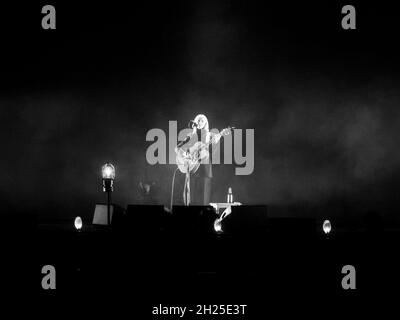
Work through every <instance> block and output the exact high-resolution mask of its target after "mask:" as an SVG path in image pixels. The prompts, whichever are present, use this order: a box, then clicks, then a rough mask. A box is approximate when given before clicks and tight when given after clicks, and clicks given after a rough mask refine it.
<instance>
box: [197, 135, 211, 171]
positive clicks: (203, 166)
mask: <svg viewBox="0 0 400 320" xmlns="http://www.w3.org/2000/svg"><path fill="white" fill-rule="evenodd" d="M196 131H197V141H202V142H203V143H206V140H205V139H206V135H205V132H204V130H200V129H197V130H196ZM202 133H203V134H202ZM211 137H212V133H211ZM211 137H210V139H211ZM211 146H212V145H211V144H210V146H209V147H208V152H209V153H210V158H209V161H208V162H209V163H201V164H200V167H199V169H197V171H196V172H195V173H194V174H193V177H195V178H212V176H213V175H212V165H211Z"/></svg>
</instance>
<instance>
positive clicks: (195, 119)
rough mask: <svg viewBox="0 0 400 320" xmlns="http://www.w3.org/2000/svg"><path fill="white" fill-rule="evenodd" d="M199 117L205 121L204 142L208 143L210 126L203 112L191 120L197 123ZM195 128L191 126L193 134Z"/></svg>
mask: <svg viewBox="0 0 400 320" xmlns="http://www.w3.org/2000/svg"><path fill="white" fill-rule="evenodd" d="M201 118H202V119H203V121H204V123H205V124H204V128H203V130H204V131H205V132H206V143H208V142H209V141H210V128H209V124H208V119H207V117H206V116H205V115H204V114H201V113H200V114H198V115H197V116H196V117H195V118H194V120H193V122H195V123H199V120H200V119H201ZM196 130H197V129H196V127H193V134H195V133H196Z"/></svg>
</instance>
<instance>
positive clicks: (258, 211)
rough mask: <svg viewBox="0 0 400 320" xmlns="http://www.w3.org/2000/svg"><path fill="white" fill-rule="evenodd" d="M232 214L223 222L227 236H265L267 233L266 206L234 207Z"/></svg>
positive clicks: (223, 228)
mask: <svg viewBox="0 0 400 320" xmlns="http://www.w3.org/2000/svg"><path fill="white" fill-rule="evenodd" d="M231 208H232V212H231V213H230V214H229V215H228V216H226V217H225V218H224V220H223V221H222V230H223V232H224V233H226V234H253V235H263V234H265V233H266V231H267V225H268V211H267V206H266V205H251V206H232V207H231Z"/></svg>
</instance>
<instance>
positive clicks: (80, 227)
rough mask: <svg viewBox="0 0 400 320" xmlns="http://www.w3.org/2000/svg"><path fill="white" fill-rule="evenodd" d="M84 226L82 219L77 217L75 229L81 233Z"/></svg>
mask: <svg viewBox="0 0 400 320" xmlns="http://www.w3.org/2000/svg"><path fill="white" fill-rule="evenodd" d="M82 225H83V223H82V219H81V217H76V218H75V221H74V226H75V229H76V230H78V231H80V230H81V229H82Z"/></svg>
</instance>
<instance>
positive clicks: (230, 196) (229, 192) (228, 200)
mask: <svg viewBox="0 0 400 320" xmlns="http://www.w3.org/2000/svg"><path fill="white" fill-rule="evenodd" d="M226 202H227V203H233V194H232V188H231V187H229V189H228V196H227V199H226Z"/></svg>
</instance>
